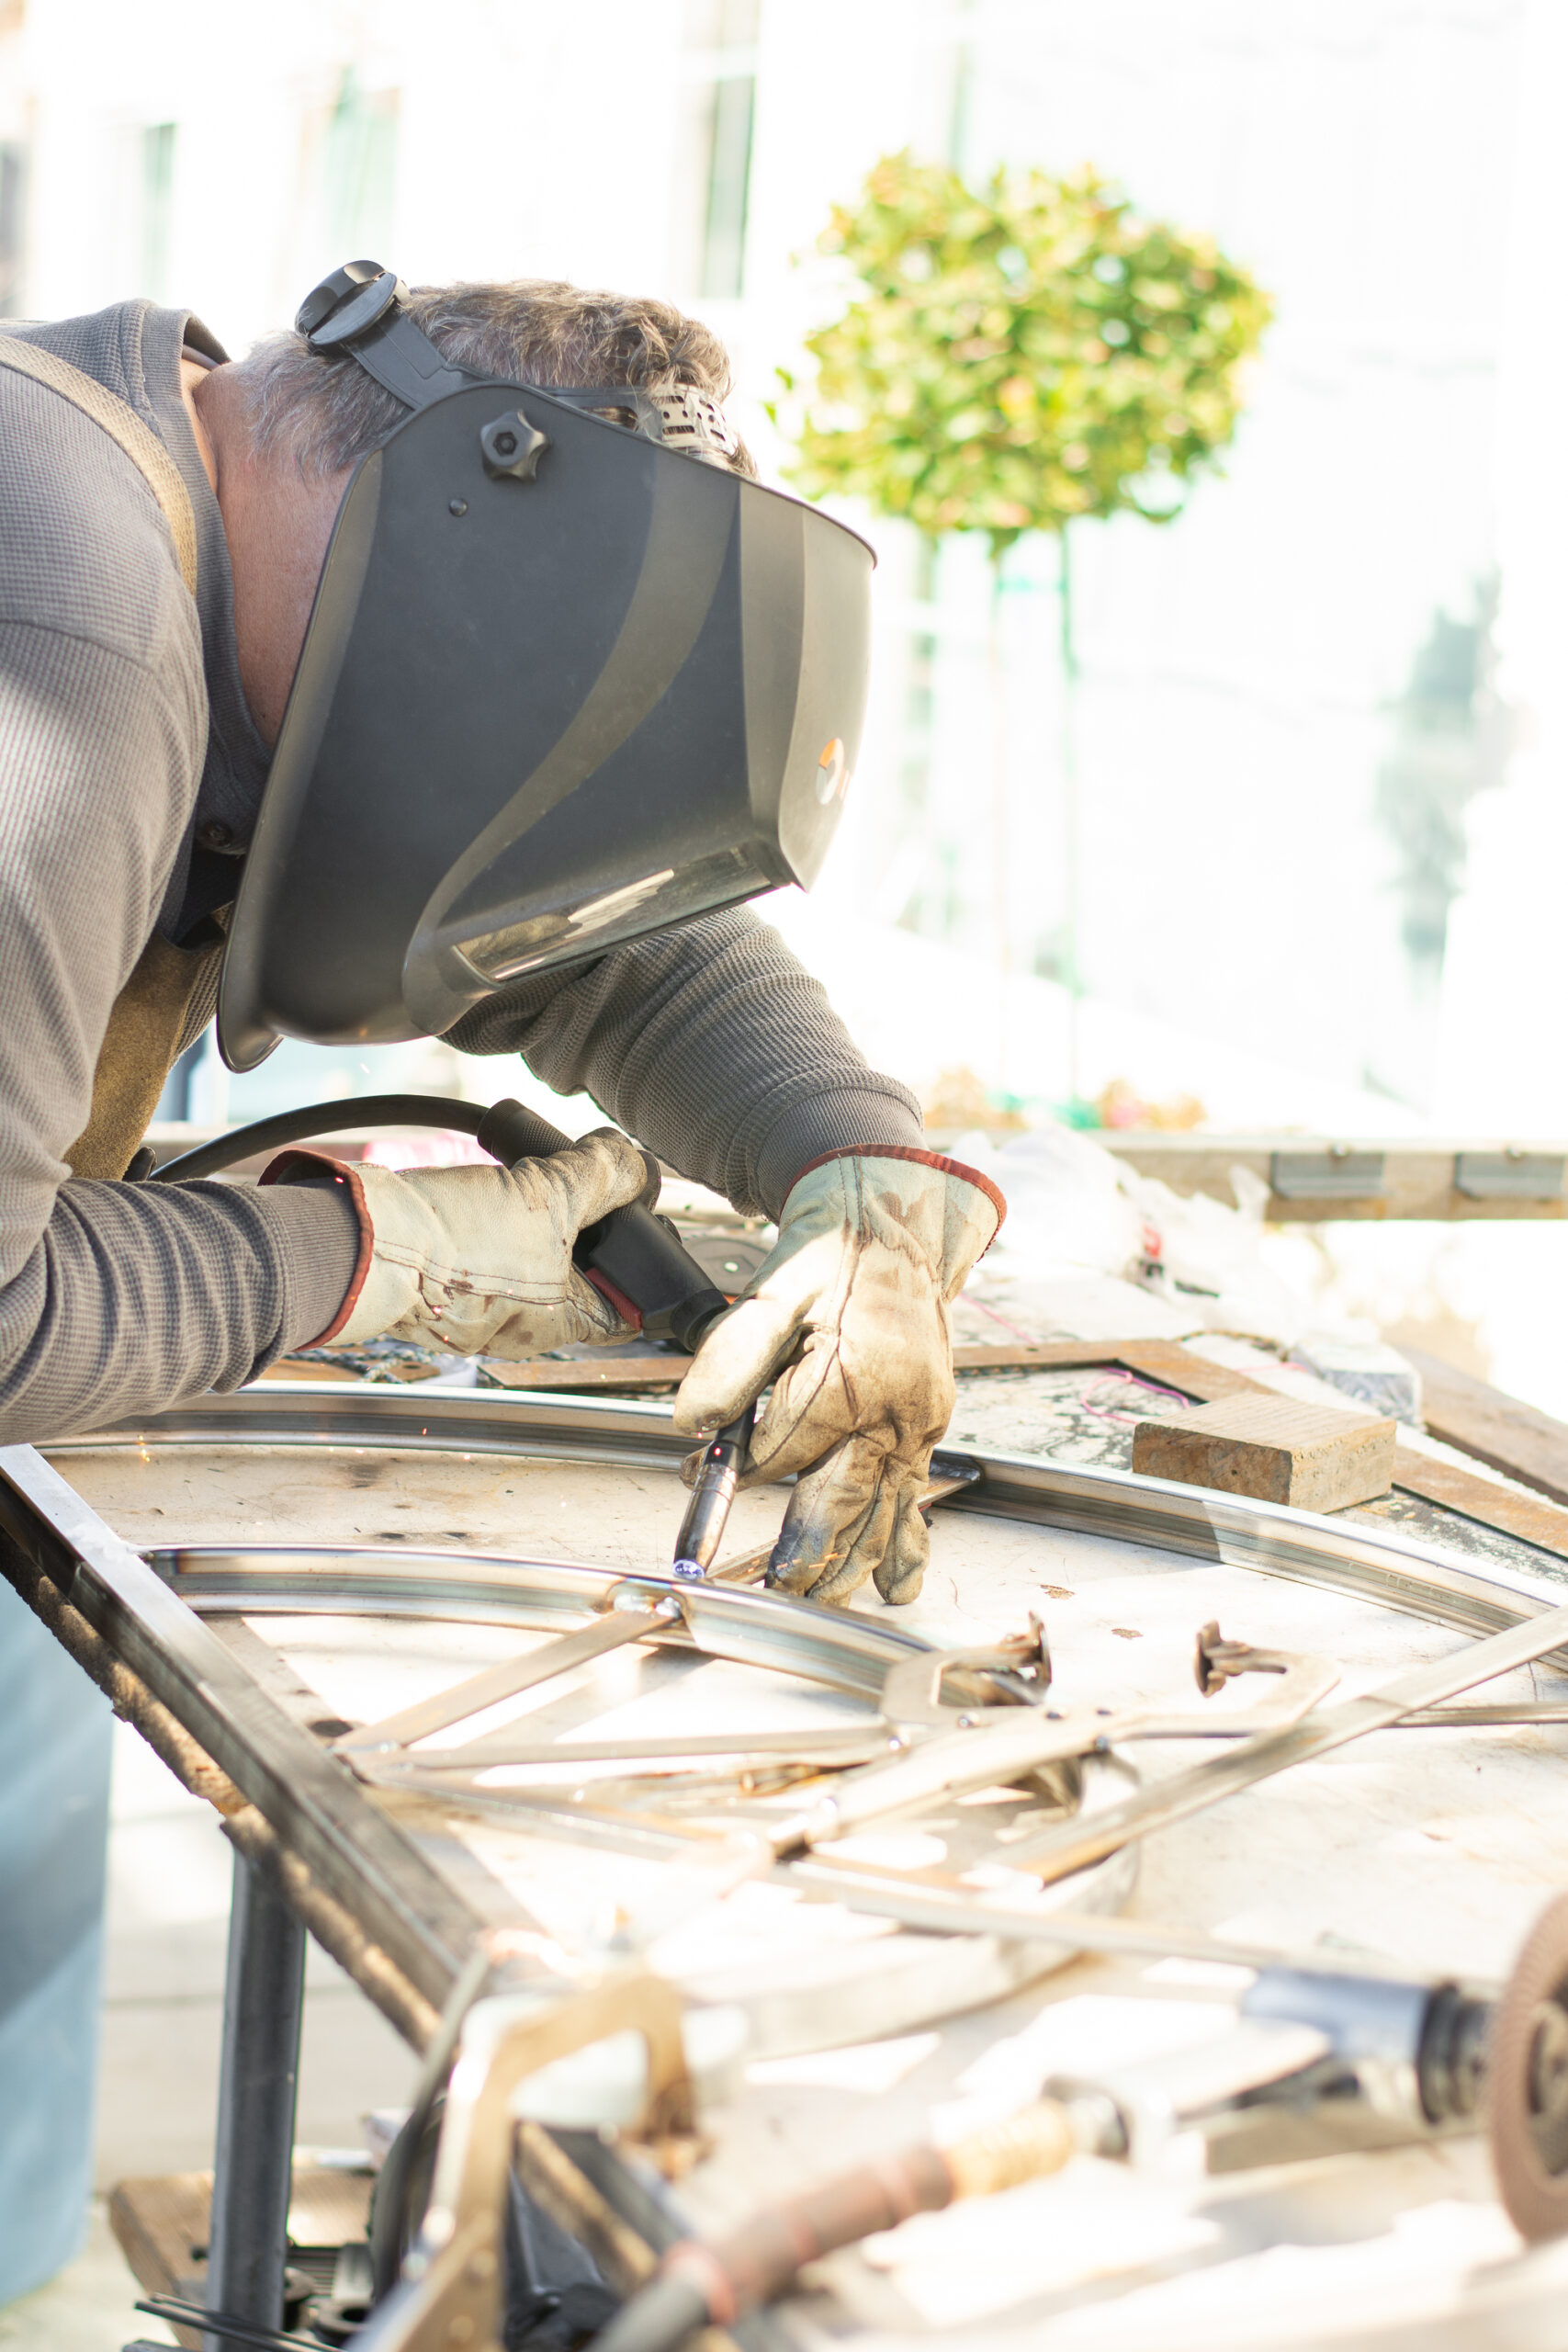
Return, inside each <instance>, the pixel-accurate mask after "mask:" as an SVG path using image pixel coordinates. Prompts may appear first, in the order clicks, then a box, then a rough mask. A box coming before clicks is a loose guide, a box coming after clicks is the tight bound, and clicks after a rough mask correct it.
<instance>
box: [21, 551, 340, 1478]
mask: <svg viewBox="0 0 1568 2352" xmlns="http://www.w3.org/2000/svg"><path fill="white" fill-rule="evenodd" d="M176 584H177V583H176ZM15 609H16V607H15V605H13V606H12V611H13V613H14V612H15ZM188 620H189V628H188V641H187V640H186V638H184V637H183V636H182V635H181V634H180V632H179V630H177V629H176V630H175V631H173V632H172V633H171V635H170V637H169V639H168V640H167V642H166V647H165V652H164V658H161V659H160V660H159V661H158V662H156V663H155V664H154V663H150V662H144V661H139V660H136V659H133V658H130V656H129V655H127V654H126V653H125V652H123V651H119V650H114V648H113V647H111V646H109V645H107V644H105V643H102V642H99V641H97V640H96V639H95V638H93V637H91V636H75V635H73V634H72V633H71V632H70V631H69V630H66V629H62V628H49V627H39V626H37V625H35V624H33V623H31V622H29V621H27V620H23V619H17V618H14V617H10V616H7V615H6V611H5V605H4V601H3V600H0V1006H3V1007H4V1019H3V1020H0V1103H3V1104H4V1112H5V1115H4V1119H3V1121H0V1442H5V1443H13V1444H14V1443H17V1442H30V1441H40V1440H47V1439H49V1438H51V1437H57V1436H61V1435H62V1434H64V1433H65V1432H66V1431H67V1430H81V1429H86V1428H93V1427H96V1426H101V1425H102V1424H103V1423H104V1422H106V1421H109V1420H112V1419H118V1418H120V1417H122V1416H124V1415H126V1414H129V1413H134V1412H143V1411H150V1410H155V1409H156V1408H158V1407H159V1406H162V1405H164V1404H169V1403H172V1402H173V1401H175V1399H176V1398H178V1397H186V1396H191V1395H194V1394H196V1393H197V1392H199V1391H201V1390H203V1389H207V1388H231V1387H235V1386H238V1385H240V1384H241V1383H242V1382H243V1381H245V1380H247V1379H249V1378H251V1377H253V1376H254V1374H255V1373H256V1372H258V1371H260V1370H262V1369H263V1368H264V1367H265V1365H266V1364H267V1363H270V1362H271V1361H272V1359H273V1358H274V1357H275V1356H276V1355H278V1354H279V1353H283V1352H286V1351H288V1349H289V1348H290V1347H297V1346H299V1345H301V1344H303V1343H304V1342H306V1341H307V1340H310V1339H311V1338H313V1337H314V1336H315V1335H316V1333H317V1332H319V1331H321V1330H323V1329H326V1328H327V1326H328V1325H329V1324H330V1323H331V1321H332V1319H333V1315H334V1314H335V1312H336V1309H337V1306H338V1303H339V1302H340V1300H341V1299H342V1297H343V1295H344V1292H345V1291H346V1289H347V1287H348V1283H349V1281H350V1280H351V1278H352V1272H353V1266H354V1260H355V1249H356V1244H357V1235H356V1232H354V1231H351V1230H350V1224H351V1222H352V1212H351V1211H350V1212H349V1213H348V1218H349V1222H348V1223H345V1217H344V1204H342V1202H341V1201H339V1200H338V1199H337V1197H336V1196H335V1195H334V1194H333V1193H306V1192H303V1191H301V1192H299V1193H294V1194H292V1195H287V1194H278V1195H276V1196H274V1195H268V1194H266V1193H254V1191H253V1190H252V1189H251V1188H243V1189H242V1188H240V1187H237V1186H228V1185H217V1184H193V1185H174V1186H168V1187H163V1186H158V1185H151V1186H141V1185H128V1184H118V1183H96V1182H78V1181H74V1180H73V1179H72V1178H71V1174H70V1170H69V1167H68V1165H67V1163H66V1159H65V1155H66V1153H67V1152H68V1151H69V1149H70V1148H71V1146H72V1145H73V1142H74V1141H75V1139H76V1137H77V1136H79V1135H80V1134H81V1133H82V1131H83V1129H84V1128H85V1125H86V1123H87V1117H88V1113H89V1109H90V1106H91V1100H92V1086H93V1073H94V1069H95V1067H96V1060H97V1054H98V1048H99V1046H100V1045H101V1043H102V1039H103V1035H104V1032H105V1029H106V1027H107V1023H108V1017H109V1012H110V1009H111V1007H112V1006H113V1003H114V1001H115V998H116V996H117V995H118V991H119V989H121V988H122V987H123V985H124V983H125V981H126V979H127V978H128V977H129V975H130V971H131V969H132V967H134V965H135V963H136V961H137V958H138V956H140V954H141V949H142V947H143V945H144V944H145V943H146V940H147V938H148V937H149V935H150V933H151V932H152V925H153V921H154V918H155V915H156V911H157V909H158V907H159V905H160V902H161V899H162V896H163V890H164V883H165V881H166V878H167V876H168V873H169V870H170V867H171V865H172V864H173V861H174V857H175V852H176V850H177V848H178V845H179V842H180V841H181V839H182V837H183V834H184V831H185V827H186V822H187V820H188V817H189V812H190V809H191V806H192V804H193V802H194V797H195V791H196V782H197V776H198V775H199V773H200V768H201V759H202V751H203V746H204V743H205V737H206V704H205V696H204V695H203V693H202V688H201V671H200V648H199V642H198V640H197V634H196V624H195V618H194V615H190V616H188Z"/></svg>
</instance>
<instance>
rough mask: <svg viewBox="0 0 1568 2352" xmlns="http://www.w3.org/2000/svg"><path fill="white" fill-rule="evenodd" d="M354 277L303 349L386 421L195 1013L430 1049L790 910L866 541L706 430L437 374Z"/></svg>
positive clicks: (855, 661) (366, 280)
mask: <svg viewBox="0 0 1568 2352" xmlns="http://www.w3.org/2000/svg"><path fill="white" fill-rule="evenodd" d="M407 293H408V289H407V288H406V287H405V286H404V285H403V284H402V282H401V280H400V279H399V278H398V277H395V276H394V275H393V274H392V272H390V271H389V270H384V269H382V268H381V267H380V266H379V265H378V264H376V263H373V262H351V263H350V264H349V265H348V266H346V267H345V268H344V269H342V270H339V271H336V272H335V273H334V274H333V277H329V278H327V279H326V280H325V281H324V282H323V283H322V284H321V286H319V287H317V288H315V290H314V292H313V293H312V294H310V296H309V298H308V299H307V300H306V302H305V304H304V306H303V308H302V309H301V311H300V312H299V319H298V321H297V324H298V325H299V330H300V332H301V333H302V334H305V335H306V336H307V337H308V339H309V340H310V343H311V345H313V346H314V347H315V348H316V349H317V350H319V351H321V352H323V353H330V352H334V351H340V350H341V351H346V352H349V353H352V355H353V356H354V357H355V359H356V360H357V361H358V362H359V364H360V365H361V366H362V367H364V368H366V369H367V371H368V372H369V374H370V375H372V376H373V377H375V379H377V381H378V383H380V384H382V385H384V386H385V387H386V389H387V390H389V391H390V392H392V393H393V394H394V395H395V396H396V398H397V399H399V400H400V401H402V402H403V404H404V405H405V406H406V407H407V409H408V410H409V412H410V413H409V415H408V416H407V418H406V419H405V420H404V421H403V423H401V424H400V425H399V426H398V427H397V429H396V430H395V431H394V432H393V433H392V435H391V436H390V437H389V439H388V440H387V441H386V442H385V443H384V444H383V446H382V447H379V448H378V449H376V450H374V451H372V453H371V454H370V455H369V456H368V457H367V458H364V459H363V460H362V461H361V463H360V464H359V466H358V467H357V468H356V469H355V473H354V476H353V479H352V480H351V481H350V483H349V486H348V490H347V492H346V493H345V495H344V502H343V505H342V507H341V509H340V510H339V514H338V517H337V523H336V526H335V528H334V530H333V538H332V543H331V546H330V547H329V548H328V551H327V557H326V561H325V563H324V565H323V566H322V570H321V581H320V583H319V585H318V587H317V591H316V599H315V605H314V607H313V609H312V611H311V615H310V626H309V628H308V629H307V631H306V634H305V640H304V645H303V648H302V650H301V652H300V656H299V669H298V672H297V673H296V675H295V680H294V685H293V690H292V693H291V694H290V696H289V701H288V709H287V711H286V713H285V716H284V721H283V726H282V729H281V730H280V732H279V735H278V740H277V748H276V752H275V754H274V758H273V763H272V771H271V775H270V776H269V778H268V781H267V786H266V790H265V794H264V796H263V800H262V806H261V810H260V814H259V817H258V820H257V824H256V831H255V837H254V842H253V843H252V846H251V849H250V852H249V854H248V856H247V858H246V861H245V867H244V872H243V878H242V881H241V886H240V891H239V897H238V899H237V901H236V904H235V908H234V913H233V919H232V922H231V927H230V934H229V945H228V952H227V955H226V956H225V958H224V967H223V978H222V982H221V989H220V1000H219V1016H218V1018H219V1037H220V1045H221V1048H222V1052H223V1057H224V1058H225V1060H226V1061H227V1062H228V1064H229V1066H230V1068H231V1069H254V1067H255V1065H256V1064H257V1063H258V1062H259V1061H261V1060H262V1059H263V1058H264V1057H265V1055H267V1054H268V1053H269V1052H270V1051H271V1050H272V1048H273V1046H275V1045H276V1043H277V1042H278V1040H279V1038H280V1037H283V1036H292V1037H302V1038H307V1039H310V1040H313V1041H315V1042H317V1043H319V1044H323V1045H324V1044H338V1043H349V1042H354V1043H358V1042H366V1043H376V1042H379V1041H382V1040H391V1039H397V1038H406V1037H417V1036H428V1035H441V1034H442V1033H443V1032H445V1031H446V1030H447V1029H449V1028H451V1026H452V1024H453V1023H455V1022H456V1021H457V1020H459V1019H460V1018H461V1017H462V1015H463V1014H464V1013H465V1012H468V1011H469V1010H470V1009H471V1008H472V1007H473V1006H475V1005H478V1004H480V1003H482V1002H483V1001H485V1000H486V999H487V998H489V997H491V996H494V995H496V994H498V993H499V992H501V991H502V990H504V989H507V988H508V987H509V986H511V985H512V984H513V983H515V982H517V981H520V980H522V979H524V978H525V977H527V976H529V975H531V974H534V973H536V972H540V971H543V970H545V969H547V967H550V966H552V965H560V964H566V963H575V962H581V961H582V960H583V959H585V958H591V957H592V956H595V955H598V954H602V953H603V952H604V950H606V949H608V948H610V947H613V946H615V945H617V944H621V943H622V942H624V941H626V940H630V939H636V938H638V937H640V936H642V935H644V934H646V933H649V932H655V931H660V930H663V929H665V928H666V927H667V926H669V925H670V924H671V923H678V922H682V921H685V920H687V919H689V918H690V917H692V916H694V915H700V914H704V913H707V912H710V911H711V910H715V909H716V908H720V907H725V906H729V905H733V904H735V903H736V902H737V901H738V900H740V899H749V898H751V897H754V896H755V895H756V893H757V892H759V891H761V890H769V889H773V888H776V887H777V886H778V885H779V884H781V883H791V882H795V883H799V884H801V885H802V886H803V887H807V888H808V887H809V886H810V884H811V883H812V882H813V881H814V880H815V879H816V876H817V874H818V869H819V868H820V866H821V864H822V860H823V858H824V856H825V854H826V853H827V849H828V844H829V842H830V841H831V839H832V836H833V833H834V831H835V830H836V828H837V825H838V821H839V816H840V809H841V807H842V804H843V798H844V793H845V789H846V786H847V785H848V782H849V778H850V774H851V771H852V766H853V763H854V760H855V755H856V752H857V749H858V745H859V740H860V730H861V723H862V719H863V712H864V705H865V687H866V670H867V652H868V635H869V631H868V613H869V582H870V574H871V569H872V562H873V558H872V554H871V550H870V549H869V548H867V547H866V545H865V543H864V542H863V540H862V539H860V538H858V537H856V536H855V534H854V533H853V532H852V531H849V530H846V529H844V528H843V526H841V525H840V524H838V523H835V522H833V521H831V520H830V519H829V517H828V516H827V515H822V514H819V513H818V511H817V510H816V509H815V508H813V507H810V506H807V505H805V504H803V503H801V502H800V501H799V500H798V499H795V498H790V497H787V496H784V495H783V494H781V493H780V492H777V491H773V490H766V489H764V488H763V487H762V486H761V484H760V483H758V482H754V481H746V480H744V479H743V478H742V477H741V476H739V474H737V473H735V472H734V471H732V470H731V469H730V466H729V463H728V460H729V458H730V457H732V456H733V454H734V452H735V449H736V447H737V445H736V443H735V441H734V438H733V435H731V434H730V433H729V431H728V426H727V424H726V423H725V421H724V418H723V416H722V414H721V413H720V412H719V410H718V409H717V407H716V404H715V403H714V402H713V401H709V400H706V399H705V398H704V397H703V396H702V395H701V394H699V393H696V392H694V391H691V390H677V391H674V392H670V393H659V394H652V395H650V394H649V393H647V392H645V391H643V390H640V388H634V387H631V386H627V385H614V386H597V387H593V386H590V387H587V388H579V387H573V388H570V389H562V388H560V387H550V386H540V385H534V384H521V383H515V382H504V381H500V380H496V379H488V378H483V377H479V376H477V375H476V374H474V373H473V372H472V371H470V370H468V369H464V368H457V367H454V366H451V365H449V364H448V363H447V362H446V359H444V358H443V356H442V355H441V354H440V352H438V351H437V350H436V348H435V346H434V345H433V344H432V343H431V342H430V341H429V340H428V339H427V338H426V337H425V335H424V334H423V333H422V332H421V330H420V329H419V327H418V326H417V325H416V324H415V323H414V321H413V319H412V316H411V314H410V313H409V311H407V309H406V308H405V307H404V306H405V304H406V300H407Z"/></svg>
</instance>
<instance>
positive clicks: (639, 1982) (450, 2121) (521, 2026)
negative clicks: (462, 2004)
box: [355, 1970, 695, 2352]
mask: <svg viewBox="0 0 1568 2352" xmlns="http://www.w3.org/2000/svg"><path fill="white" fill-rule="evenodd" d="M628 2031H630V2032H636V2033H640V2034H641V2036H642V2038H643V2040H644V2041H645V2042H646V2044H647V2046H648V2104H647V2109H646V2112H645V2116H644V2120H643V2127H642V2128H643V2129H644V2130H645V2131H647V2132H648V2133H649V2136H653V2137H664V2136H666V2135H672V2134H675V2133H678V2132H689V2131H692V2129H693V2128H694V2121H695V2117H694V2106H693V2098H692V2085H691V2078H690V2076H689V2075H688V2074H687V2072H686V2055H685V2050H684V2046H683V2044H682V2038H681V2002H680V1997H679V1996H678V1995H677V1994H676V1992H675V1990H674V1988H673V1987H672V1986H671V1985H667V1984H665V1983H664V1981H663V1980H662V1979H661V1978H660V1977H657V1976H654V1975H651V1974H649V1973H647V1972H645V1971H643V1970H637V1971H635V1972H632V1973H628V1974H626V1975H624V1976H619V1977H611V1978H608V1979H606V1980H605V1982H604V1983H603V1984H601V1985H595V1986H594V1987H593V1988H592V1990H591V1991H589V1992H585V1993H579V1994H575V1995H573V1996H570V1998H568V1999H566V2000H563V2001H558V2002H556V2003H554V2004H553V2005H552V2006H550V2007H547V2008H541V2007H540V2006H539V2003H538V2001H537V1999H529V1998H527V1997H525V1996H517V1995H515V1994H513V1995H498V1996H494V1997H493V1998H491V1999H490V2000H485V2001H478V2002H476V2003H475V2005H474V2007H472V2008H471V2009H470V2010H469V2011H468V2017H467V2018H466V2019H465V2020H464V2025H463V2036H462V2041H461V2042H460V2043H459V2045H458V2051H457V2064H456V2066H455V2067H454V2068H453V2070H452V2079H451V2082H450V2084H449V2085H448V2087H447V2092H446V2119H445V2120H444V2122H443V2124H442V2127H441V2142H440V2146H439V2148H438V2149H437V2152H436V2158H435V2178H434V2185H433V2187H432V2190H431V2199H430V2205H429V2208H428V2210H427V2211H426V2213H425V2217H424V2222H423V2226H422V2228H421V2230H420V2233H419V2236H418V2238H417V2239H416V2240H415V2242H414V2245H413V2247H412V2250H411V2252H410V2254H409V2256H408V2259H407V2261H406V2262H405V2263H404V2265H403V2275H402V2278H401V2279H400V2282H399V2284H398V2286H397V2287H396V2288H394V2290H393V2291H392V2292H391V2294H390V2295H389V2296H388V2298H387V2300H386V2301H385V2302H384V2303H383V2304H382V2305H381V2306H380V2308H379V2310H378V2312H376V2313H375V2314H374V2316H373V2317H372V2318H371V2320H370V2321H369V2323H368V2324H367V2326H366V2327H365V2328H364V2330H363V2331H362V2333H361V2334H360V2335H357V2336H356V2337H355V2344H356V2346H358V2352H447V2347H448V2346H454V2345H460V2346H462V2347H463V2352H502V2340H501V2321H502V2290H503V2285H504V2269H503V2259H502V2257H503V2241H502V2228H503V2216H504V2213H505V2210H506V2193H507V2177H508V2174H509V2172H510V2170H511V2165H512V2143H513V2131H514V2124H513V2114H512V2103H513V2094H514V2093H515V2091H516V2090H517V2087H518V2086H519V2084H520V2083H523V2082H524V2081H525V2080H526V2079H527V2077H528V2076H529V2075H533V2074H536V2073H537V2072H538V2070H539V2068H540V2067H541V2066H545V2065H547V2064H549V2063H550V2061H551V2060H552V2059H556V2058H565V2057H568V2056H569V2055H570V2053H571V2052H573V2051H574V2050H583V2049H586V2048H587V2047H588V2046H589V2045H590V2043H592V2042H595V2041H604V2040H605V2039H606V2038H607V2037H608V2036H609V2035H611V2034H614V2033H626V2032H628Z"/></svg>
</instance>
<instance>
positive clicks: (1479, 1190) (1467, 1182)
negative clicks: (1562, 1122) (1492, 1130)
mask: <svg viewBox="0 0 1568 2352" xmlns="http://www.w3.org/2000/svg"><path fill="white" fill-rule="evenodd" d="M1565 1173H1568V1161H1565V1160H1564V1158H1563V1155H1562V1152H1560V1151H1524V1150H1522V1149H1521V1148H1519V1146H1518V1145H1517V1144H1509V1145H1508V1146H1506V1148H1505V1149H1504V1150H1502V1151H1461V1152H1457V1153H1456V1154H1455V1156H1454V1191H1455V1192H1456V1193H1463V1194H1464V1196H1465V1198H1466V1200H1469V1201H1556V1200H1561V1198H1562V1181H1563V1176H1564V1174H1565Z"/></svg>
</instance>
